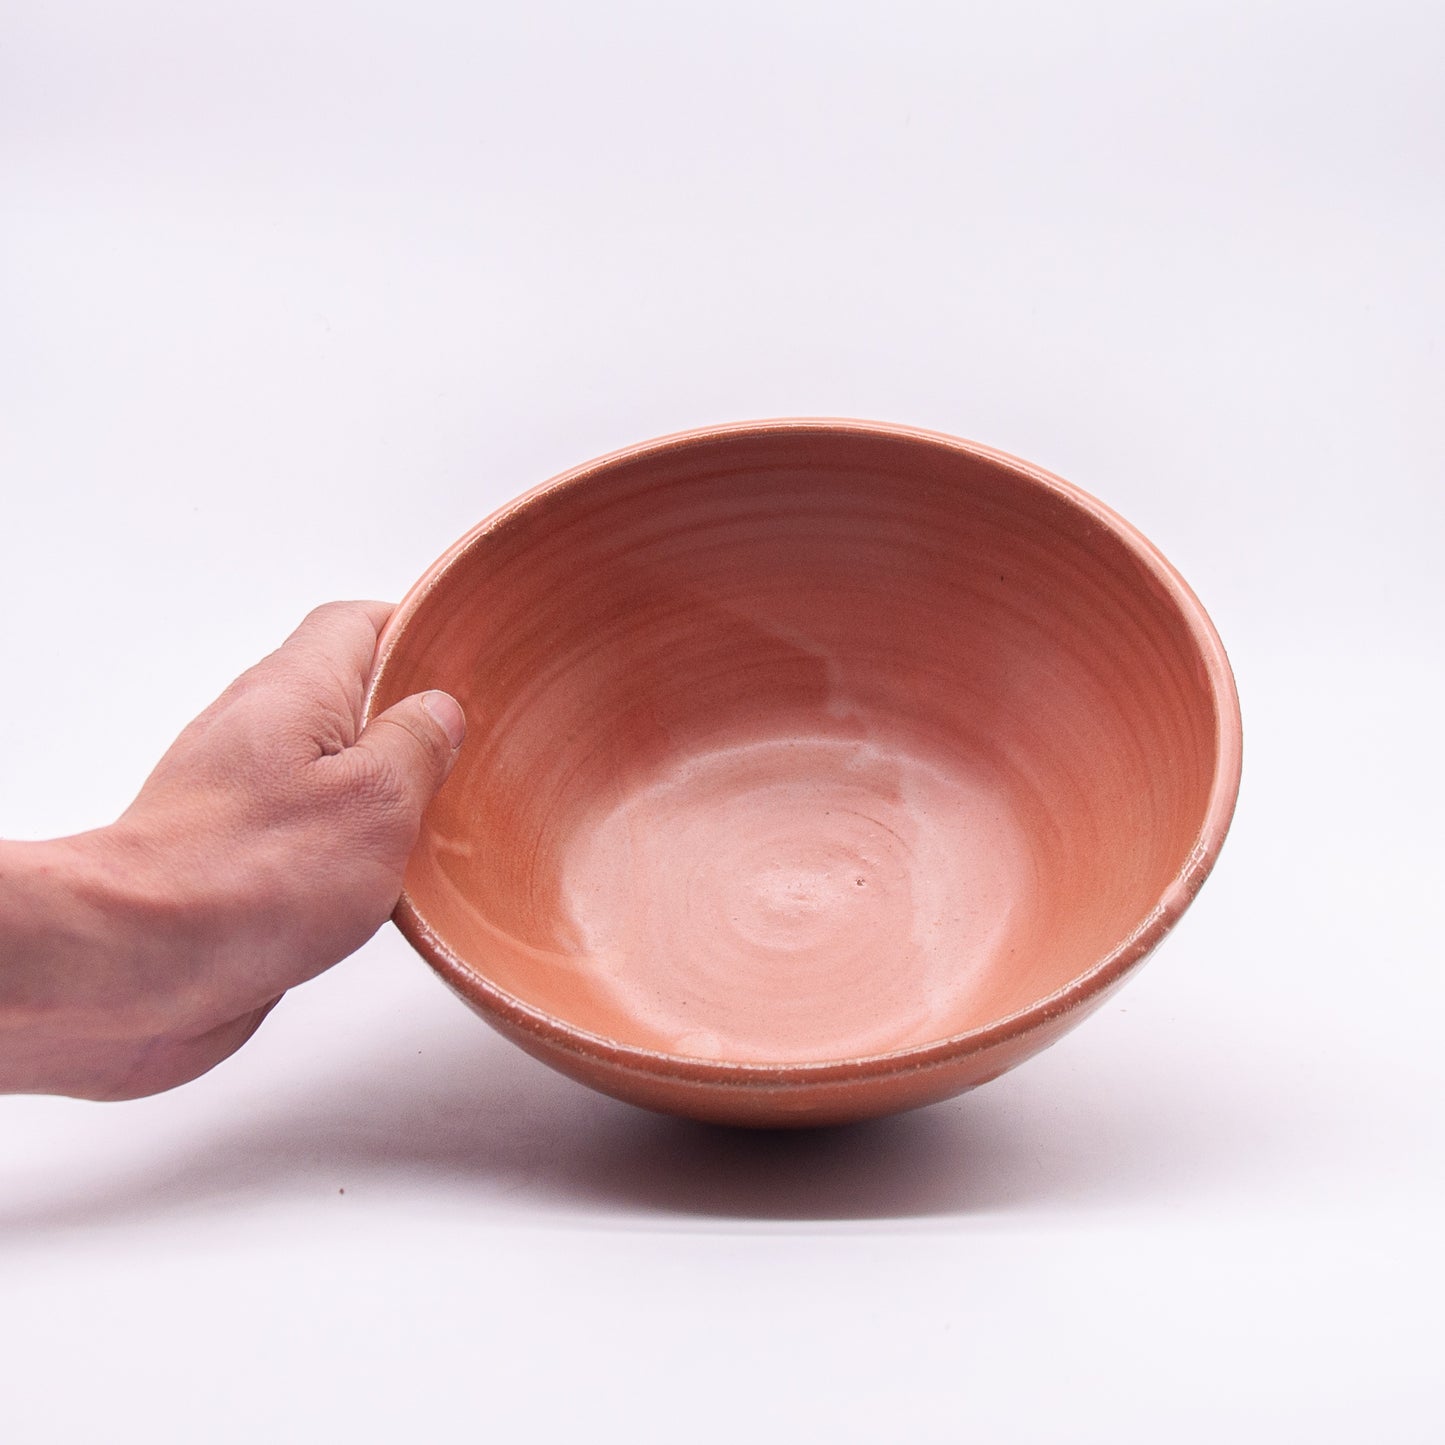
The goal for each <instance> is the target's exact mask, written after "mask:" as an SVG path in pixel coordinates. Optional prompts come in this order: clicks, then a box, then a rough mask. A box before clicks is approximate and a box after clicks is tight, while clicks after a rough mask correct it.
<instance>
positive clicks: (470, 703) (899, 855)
mask: <svg viewBox="0 0 1445 1445" xmlns="http://www.w3.org/2000/svg"><path fill="white" fill-rule="evenodd" d="M378 656H379V660H378V665H377V672H376V675H375V678H374V680H373V684H372V689H371V695H370V698H369V702H368V706H369V708H370V710H372V711H377V710H380V709H381V708H383V707H386V706H388V705H390V704H391V703H392V702H394V701H396V700H397V699H399V698H401V697H403V696H405V695H406V694H408V693H410V692H414V691H417V690H419V689H422V688H432V687H437V688H445V689H446V690H447V691H448V692H450V693H452V694H453V695H454V696H456V697H457V698H458V699H459V700H460V702H461V703H462V705H463V707H464V708H465V710H466V713H467V720H468V726H469V734H468V739H467V743H466V746H465V747H464V748H463V750H462V754H461V757H460V758H459V760H458V763H457V767H456V770H455V772H454V773H453V774H452V776H451V778H450V779H449V780H448V782H447V784H446V786H445V787H444V788H443V789H442V791H441V793H440V794H439V795H438V797H437V799H436V801H435V803H434V804H433V805H432V807H431V809H430V811H429V812H428V814H427V816H426V820H425V823H424V826H423V830H422V835H421V838H420V841H419V843H418V845H417V848H416V852H415V854H414V855H413V857H412V860H411V864H410V867H409V869H408V872H407V876H406V887H405V892H404V893H403V895H402V898H401V901H400V904H399V905H398V907H397V911H396V920H397V922H398V924H399V925H400V927H401V929H402V932H403V933H404V934H405V935H406V936H407V938H408V939H410V940H411V942H412V943H413V944H414V945H415V946H416V948H417V949H418V950H419V951H420V952H421V953H422V955H423V956H424V957H425V958H426V959H427V960H428V962H430V963H431V965H432V966H433V967H434V968H435V969H436V970H437V972H438V973H440V974H441V976H442V977H443V978H444V979H445V980H446V981H447V983H449V984H450V985H451V986H452V988H453V989H455V990H456V992H457V993H459V994H460V995H461V996H462V997H463V998H464V999H465V1000H466V1001H467V1002H468V1003H469V1004H470V1005H471V1006H472V1007H473V1008H475V1009H476V1010H477V1011H478V1012H479V1013H480V1014H482V1015H483V1017H485V1018H486V1019H488V1020H489V1021H490V1022H491V1023H493V1024H494V1025H495V1026H496V1027H497V1028H499V1029H500V1030H501V1031H502V1032H503V1033H504V1034H506V1035H507V1036H508V1037H509V1038H511V1039H513V1040H515V1041H516V1042H517V1043H518V1044H520V1045H521V1046H522V1047H523V1048H524V1049H526V1050H528V1051H529V1052H530V1053H532V1054H535V1055H536V1056H537V1057H538V1058H540V1059H543V1060H545V1061H546V1062H547V1063H549V1064H552V1065H555V1066H556V1067H557V1068H558V1069H561V1070H562V1071H563V1072H564V1073H567V1074H570V1075H572V1076H573V1077H574V1078H577V1079H580V1080H581V1081H582V1082H584V1083H586V1084H590V1085H592V1086H593V1087H595V1088H598V1089H602V1090H604V1091H606V1092H607V1093H610V1094H614V1095H616V1096H617V1097H619V1098H622V1099H629V1100H631V1101H633V1102H634V1103H637V1104H641V1105H644V1106H646V1107H648V1108H652V1109H659V1110H665V1111H668V1112H672V1113H677V1114H685V1115H692V1116H694V1117H696V1118H700V1119H710V1120H717V1121H721V1122H728V1123H738V1124H757V1125H780V1124H819V1123H831V1122H838V1121H843V1120H850V1119H858V1118H863V1117H866V1116H868V1115H875V1114H883V1113H888V1112H891V1111H893V1110H898V1109H905V1108H909V1107H912V1106H915V1105H919V1104H926V1103H929V1102H932V1101H933V1100H937V1099H942V1098H944V1097H946V1096H948V1095H950V1094H954V1093H957V1092H959V1091H961V1090H964V1089H968V1088H971V1087H973V1086H974V1085H976V1084H981V1083H983V1082H984V1081H985V1080H988V1079H992V1078H994V1077H995V1076H997V1075H998V1074H1000V1073H1002V1072H1003V1071H1004V1070H1005V1069H1008V1068H1010V1067H1012V1066H1013V1065H1014V1064H1017V1063H1018V1062H1020V1060H1022V1059H1024V1058H1026V1057H1027V1056H1028V1055H1030V1054H1032V1053H1035V1052H1036V1051H1037V1050H1039V1049H1041V1048H1043V1047H1044V1046H1045V1045H1047V1044H1048V1043H1050V1042H1052V1041H1053V1040H1054V1039H1056V1038H1058V1037H1059V1035H1060V1034H1062V1033H1063V1032H1064V1031H1065V1030H1066V1029H1069V1028H1071V1027H1072V1026H1073V1025H1074V1024H1076V1023H1077V1022H1078V1021H1079V1020H1080V1019H1081V1018H1083V1017H1084V1016H1085V1015H1086V1014H1087V1013H1088V1012H1089V1011H1090V1010H1092V1009H1094V1008H1096V1007H1098V1005H1099V1004H1100V1003H1101V1002H1102V1001H1103V999H1104V998H1105V997H1106V996H1107V995H1108V994H1109V992H1110V991H1111V990H1112V989H1113V988H1115V987H1116V986H1117V985H1118V984H1120V983H1121V982H1122V981H1123V980H1124V979H1125V978H1126V977H1127V976H1128V974H1129V973H1130V972H1131V971H1132V970H1133V969H1134V968H1136V967H1137V966H1138V964H1139V963H1140V962H1141V961H1142V960H1143V958H1144V957H1145V955H1146V954H1148V953H1149V951H1150V950H1151V949H1152V948H1153V947H1154V946H1155V945H1156V944H1157V943H1158V942H1159V940H1160V939H1161V938H1162V937H1163V936H1164V934H1165V933H1166V932H1167V931H1168V930H1169V928H1170V927H1171V926H1172V925H1173V923H1174V922H1175V920H1176V919H1177V918H1178V917H1179V915H1180V914H1181V913H1182V912H1183V911H1184V909H1185V907H1186V906H1187V905H1188V903H1189V902H1190V900H1191V899H1192V898H1193V897H1194V894H1195V893H1196V892H1197V891H1198V889H1199V887H1200V885H1201V884H1202V883H1203V881H1204V878H1205V876H1206V874H1207V873H1208V872H1209V869H1210V867H1211V865H1212V864H1213V862H1214V859H1215V856H1216V854H1217V853H1218V851H1219V848H1220V845H1221V843H1222V842H1223V839H1224V834H1225V830H1226V828H1227V827H1228V824H1229V818H1230V814H1231V812H1232V810H1233V807H1234V800H1235V794H1236V791H1237V788H1238V782H1239V767H1240V725H1239V713H1238V704H1237V700H1236V697H1235V691H1234V684H1233V680H1232V677H1231V675H1230V670H1229V664H1228V662H1227V660H1226V658H1225V655H1224V651H1223V649H1222V647H1221V646H1220V643H1219V639H1218V637H1217V636H1216V634H1215V631H1214V629H1213V627H1212V626H1211V625H1210V622H1209V618H1208V617H1207V616H1206V615H1205V612H1204V609H1203V608H1202V607H1201V606H1200V604H1199V602H1198V601H1197V600H1196V598H1195V597H1194V595H1193V594H1192V593H1191V592H1190V590H1189V588H1188V587H1187V586H1186V585H1185V583H1184V582H1183V580H1182V579H1181V578H1180V577H1179V575H1178V574H1177V573H1176V572H1175V571H1174V570H1173V568H1171V567H1170V565H1169V564H1168V563H1167V562H1166V561H1165V560H1164V558H1163V557H1161V556H1160V554H1159V553H1158V552H1157V551H1156V550H1155V549H1154V548H1153V547H1152V546H1151V545H1150V544H1149V543H1148V542H1147V541H1146V540H1145V539H1144V538H1143V537H1142V536H1140V534H1139V533H1138V532H1136V531H1135V530H1134V529H1133V528H1132V527H1130V526H1129V525H1128V524H1127V523H1126V522H1124V521H1122V520H1121V519H1120V518H1119V517H1117V516H1115V515H1114V513H1112V512H1111V511H1109V510H1108V508H1107V507H1104V506H1102V505H1101V504H1100V503H1099V502H1097V501H1095V500H1094V499H1093V498H1092V497H1090V496H1088V495H1086V494H1085V493H1083V492H1081V491H1079V490H1078V489H1077V488H1075V487H1073V486H1070V485H1069V484H1068V483H1067V482H1063V481H1060V480H1059V479H1058V478H1057V477H1052V476H1050V475H1049V474H1048V473H1046V472H1043V471H1040V470H1039V469H1038V468H1036V467H1032V466H1029V465H1028V464H1026V463H1024V462H1021V461H1018V460H1016V459H1015V458H1013V457H1009V456H1005V455H1003V454H1002V453H1000V452H995V451H991V450H989V449H988V448H986V447H981V446H977V445H975V444H973V443H972V442H964V441H958V440H956V439H954V438H951V437H946V436H940V435H936V434H932V433H928V432H922V431H916V430H910V429H906V428H902V427H893V426H882V425H875V424H871V423H861V422H844V421H769V422H758V423H749V424H744V425H738V426H727V427H718V428H714V429H711V430H707V431H699V432H691V433H687V434H685V435H681V436H673V437H666V438H664V439H662V440H660V441H655V442H649V443H647V444H646V445H643V446H639V447H634V448H631V449H629V450H627V451H622V452H617V453H615V454H613V455H612V456H608V457H604V458H602V459H601V460H600V461H595V462H589V463H588V464H587V465H585V466H582V467H579V468H577V469H576V470H574V471H571V472H567V473H565V474H564V475H562V476H560V477H557V478H556V479H554V480H553V481H550V482H547V483H545V484H543V485H542V486H540V487H538V488H537V489H536V490H534V491H532V492H529V493H528V494H527V495H526V496H524V497H522V498H520V499H519V500H518V501H515V502H513V503H511V504H510V505H508V506H506V507H504V508H503V509H502V510H501V511H499V512H497V513H496V514H495V515H494V516H492V517H490V518H488V519H487V520H486V521H485V522H482V523H481V524H480V525H479V526H477V527H476V528H475V529H474V530H473V531H472V532H470V533H469V534H468V535H467V536H466V537H464V538H462V540H461V541H460V542H458V543H457V544H456V546H454V547H453V548H452V549H451V550H450V551H449V552H448V553H447V554H446V555H445V556H444V557H442V558H441V559H440V560H439V561H438V562H437V563H436V564H435V565H434V566H433V567H432V568H431V570H430V571H429V572H428V573H427V574H426V576H425V577H424V578H422V580H421V581H420V582H419V583H418V584H417V585H416V587H414V588H413V589H412V591H411V593H410V594H409V595H408V596H407V598H406V599H405V601H404V602H403V603H402V604H401V606H400V608H399V609H398V610H397V612H396V614H395V616H394V617H393V618H392V620H391V623H390V625H389V626H388V627H387V629H386V631H385V634H384V636H383V638H382V640H381V646H380V651H379V655H378Z"/></svg>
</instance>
